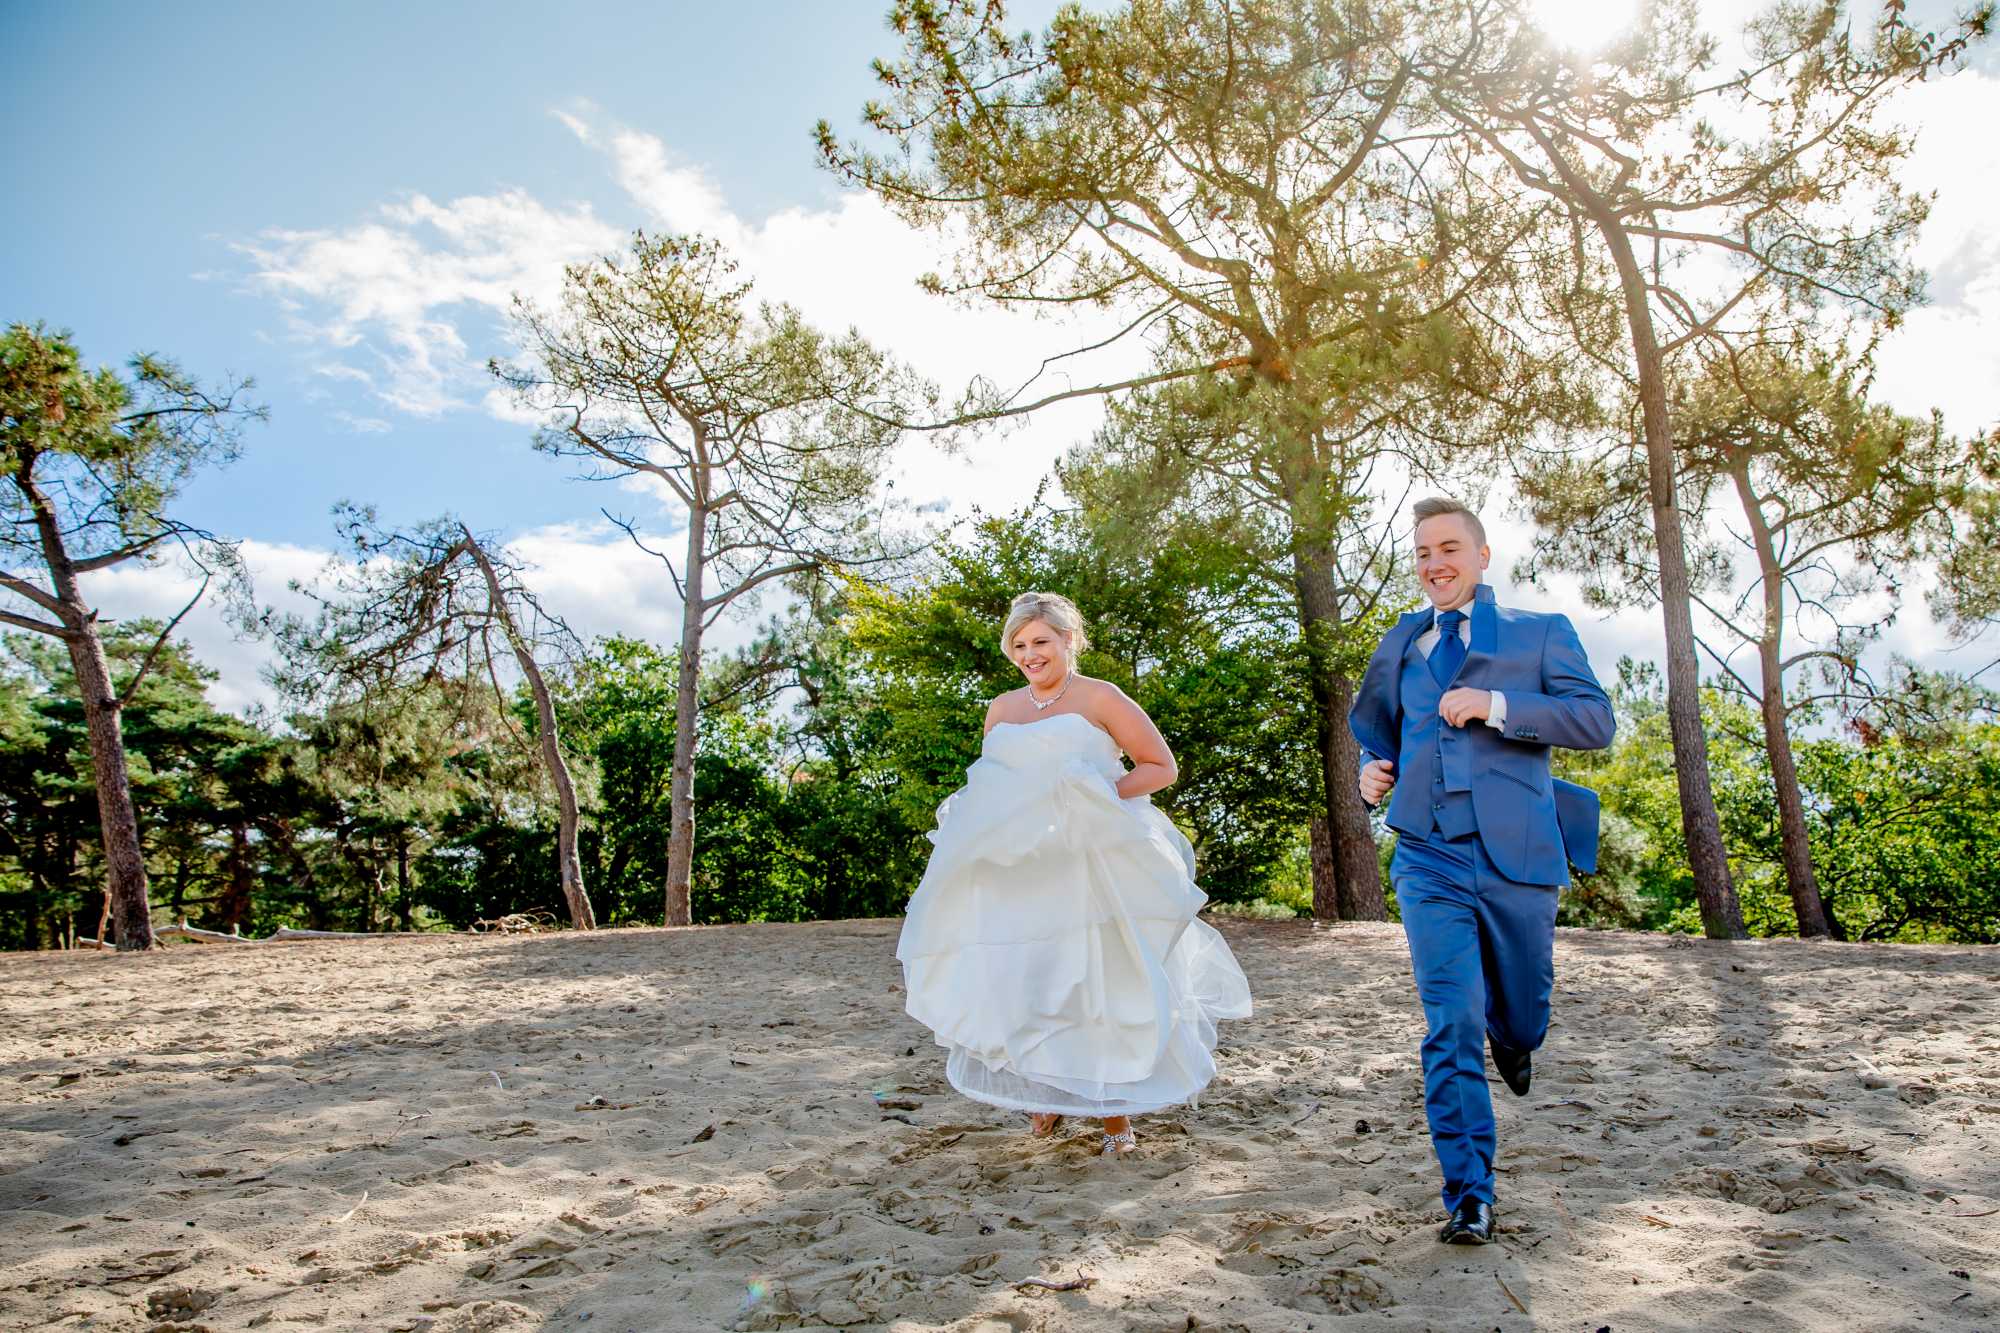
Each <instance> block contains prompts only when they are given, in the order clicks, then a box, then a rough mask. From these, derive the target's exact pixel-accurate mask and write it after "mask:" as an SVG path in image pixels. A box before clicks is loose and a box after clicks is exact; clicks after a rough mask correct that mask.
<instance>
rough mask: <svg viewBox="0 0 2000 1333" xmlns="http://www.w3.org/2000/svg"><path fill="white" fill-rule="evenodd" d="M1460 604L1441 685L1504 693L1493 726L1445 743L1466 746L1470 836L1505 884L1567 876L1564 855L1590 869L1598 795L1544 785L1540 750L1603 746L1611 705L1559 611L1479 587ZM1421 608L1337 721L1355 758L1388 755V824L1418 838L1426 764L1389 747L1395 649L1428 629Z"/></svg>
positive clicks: (1545, 765) (1399, 661)
mask: <svg viewBox="0 0 2000 1333" xmlns="http://www.w3.org/2000/svg"><path fill="white" fill-rule="evenodd" d="M1470 610H1471V619H1472V640H1471V643H1470V644H1469V645H1468V648H1467V652H1466V657H1465V664H1464V665H1463V666H1462V667H1460V668H1459V671H1458V675H1457V676H1456V677H1455V678H1454V679H1453V681H1452V685H1453V686H1454V687H1456V686H1460V685H1464V686H1470V687H1472V688H1475V689H1483V690H1499V691H1500V692H1502V693H1503V694H1505V695H1506V696H1507V725H1506V728H1505V729H1504V730H1496V729H1495V728H1493V727H1489V726H1487V725H1486V724H1485V723H1484V722H1472V723H1469V724H1468V725H1466V726H1464V727H1462V728H1458V729H1457V730H1458V732H1459V733H1460V734H1459V735H1457V736H1455V737H1453V738H1452V741H1451V743H1453V744H1464V745H1469V746H1470V747H1471V760H1472V765H1471V768H1472V774H1473V778H1472V807H1473V812H1474V814H1475V815H1476V816H1477V818H1478V821H1479V838H1480V841H1481V842H1482V843H1484V844H1485V847H1486V853H1487V855H1488V856H1490V857H1492V858H1493V864H1494V866H1495V867H1497V868H1498V869H1499V871H1500V872H1501V873H1502V874H1504V875H1506V876H1507V877H1508V878H1509V879H1513V880H1517V881H1519V882H1521V883H1524V884H1564V883H1567V882H1568V881H1569V866H1568V863H1569V862H1574V863H1575V864H1576V866H1577V868H1578V869H1579V870H1583V871H1585V872H1589V871H1592V870H1595V869H1596V868H1597V822H1598V805H1597V794H1596V793H1595V792H1593V791H1591V790H1590V789H1589V788H1587V787H1579V786H1576V785H1575V784H1573V783H1568V782H1557V781H1555V780H1554V779H1553V777H1552V775H1551V774H1550V772H1549V748H1550V747H1551V746H1556V745H1560V746H1563V747H1564V748H1566V749H1571V750H1601V749H1603V748H1604V747H1605V746H1607V745H1609V744H1611V735H1612V731H1613V729H1614V726H1615V724H1614V722H1613V719H1612V713H1611V701H1610V700H1609V699H1608V698H1606V697H1605V694H1604V691H1603V689H1602V688H1600V687H1599V686H1598V683H1597V677H1596V676H1594V675H1592V674H1591V671H1590V662H1589V660H1588V659H1587V658H1585V656H1584V652H1583V643H1582V641H1581V640H1579V639H1578V638H1577V636H1576V630H1575V628H1574V627H1572V626H1571V625H1570V623H1569V618H1568V617H1566V616H1560V615H1545V614H1541V613H1538V612H1534V611H1517V610H1514V609H1513V608H1511V607H1505V608H1503V607H1500V606H1497V605H1495V604H1494V601H1493V590H1492V589H1491V588H1488V587H1486V586H1484V585H1483V584H1482V585H1481V586H1480V587H1479V589H1478V590H1477V593H1476V595H1475V597H1474V599H1473V602H1472V606H1471V608H1470ZM1432 614H1433V613H1432V610H1431V608H1430V607H1425V608H1424V609H1423V610H1421V611H1412V612H1411V613H1410V614H1408V615H1406V616H1404V617H1403V618H1402V619H1401V620H1399V621H1398V622H1397V623H1396V627H1395V628H1394V629H1392V630H1390V631H1389V633H1388V634H1387V635H1385V636H1384V637H1383V639H1382V642H1381V644H1380V645H1378V646H1377V647H1376V649H1375V655H1374V656H1373V657H1372V658H1370V659H1369V661H1368V670H1367V673H1366V674H1365V675H1363V676H1362V678H1361V688H1360V689H1359V691H1357V692H1356V695H1355V699H1354V707H1353V709H1352V710H1351V711H1350V712H1349V713H1348V718H1347V724H1348V727H1349V729H1351V730H1352V731H1353V733H1354V738H1355V740H1356V741H1358V742H1360V745H1361V752H1362V755H1361V758H1362V762H1363V763H1364V764H1365V763H1367V762H1368V761H1369V760H1371V759H1387V760H1389V761H1390V762H1391V763H1392V764H1394V765H1395V770H1394V771H1395V777H1396V786H1395V790H1394V791H1393V792H1392V793H1391V795H1390V798H1389V827H1390V828H1393V829H1396V830H1398V831H1400V832H1405V833H1414V834H1417V835H1419V836H1422V835H1424V834H1426V833H1428V832H1429V831H1430V829H1431V828H1432V823H1431V812H1430V809H1429V805H1430V802H1431V784H1432V779H1433V776H1434V774H1433V769H1434V768H1435V766H1436V763H1437V759H1436V755H1435V754H1434V753H1433V752H1432V751H1431V750H1430V749H1429V748H1427V747H1423V746H1412V747H1410V748H1411V753H1409V754H1403V753H1401V752H1400V751H1401V750H1402V748H1403V747H1402V738H1403V735H1404V723H1405V719H1404V717H1403V708H1402V691H1401V688H1400V684H1399V682H1400V680H1401V676H1402V665H1403V658H1404V655H1405V654H1406V653H1407V652H1409V650H1410V645H1411V643H1412V641H1413V640H1415V639H1416V637H1417V636H1418V635H1420V634H1422V633H1423V632H1424V631H1425V630H1426V629H1429V628H1430V626H1431V617H1432ZM1416 721H1418V722H1421V719H1417V720H1416ZM1437 722H1438V725H1440V726H1446V725H1448V724H1446V723H1445V722H1444V721H1443V720H1442V719H1437Z"/></svg>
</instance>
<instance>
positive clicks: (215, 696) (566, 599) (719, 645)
mask: <svg viewBox="0 0 2000 1333" xmlns="http://www.w3.org/2000/svg"><path fill="white" fill-rule="evenodd" d="M640 535H641V537H642V539H643V540H645V542H646V543H647V545H648V546H651V547H654V548H655V549H663V548H669V547H671V546H672V544H673V539H672V537H671V534H666V533H644V532H642V533H641V534H640ZM506 546H507V550H508V551H509V553H510V554H512V555H514V556H515V557H517V558H518V559H520V560H521V561H523V562H524V563H525V564H526V565H527V566H528V569H527V571H526V573H525V576H524V577H525V578H526V581H527V583H528V586H529V587H530V588H532V589H533V590H534V592H535V594H536V596H537V597H539V598H540V599H541V601H542V603H543V604H544V605H545V606H546V607H547V608H548V610H549V611H551V612H552V613H554V614H556V615H558V616H561V617H562V618H563V620H564V621H565V622H567V623H568V625H569V627H570V628H571V629H572V630H574V631H575V632H576V633H577V634H578V635H580V636H581V637H582V638H583V640H584V641H585V642H586V643H588V642H591V641H593V640H595V639H598V638H608V637H610V636H613V635H626V636H630V637H634V638H640V639H646V640H649V641H651V642H653V643H657V644H662V645H667V646H671V645H672V644H674V643H677V642H678V641H679V639H680V615H681V603H680V597H679V595H678V594H677V593H676V592H675V591H674V584H673V580H672V579H671V578H670V577H669V575H668V573H667V570H666V568H665V566H663V565H662V564H661V563H660V561H659V560H658V559H657V558H655V557H654V556H652V555H649V554H648V553H646V552H645V551H642V550H640V549H639V548H638V547H637V546H636V545H634V544H633V542H632V541H631V540H630V539H629V538H628V537H627V536H626V535H625V533H624V532H622V531H620V530H619V529H617V528H615V527H613V526H612V525H611V524H608V523H604V522H601V521H600V522H598V523H595V524H589V525H578V524H562V525H557V526H552V527H545V528H537V529H535V530H533V531H530V532H526V533H523V534H521V535H520V536H518V537H516V538H514V539H513V540H512V541H510V542H508V543H507V544H506ZM241 549H242V554H243V561H244V565H245V566H246V568H247V569H248V570H249V573H250V576H251V579H252V581H253V583H254V585H255V591H256V599H257V602H258V604H259V605H261V606H268V607H273V608H275V609H276V610H278V611H280V612H292V613H299V614H309V613H310V612H311V610H312V602H311V601H310V600H309V599H308V598H306V597H305V596H304V595H302V594H300V593H297V592H294V591H292V590H291V589H290V587H289V585H290V584H291V583H293V582H294V581H296V582H299V583H301V584H308V585H310V584H312V583H313V582H314V581H316V580H318V579H320V578H321V577H323V576H324V575H325V574H326V572H327V570H328V569H329V566H330V564H331V563H332V562H333V561H334V559H335V553H334V552H332V551H330V550H321V549H316V548H313V547H305V546H292V545H287V544H283V543H272V542H255V541H252V542H245V543H243V545H242V548H241ZM199 584H200V576H199V575H198V574H197V573H195V572H193V571H192V570H190V569H189V568H187V567H185V566H182V565H177V564H175V563H172V562H161V563H159V564H155V565H144V564H140V563H137V562H133V563H130V564H125V565H120V566H117V567H115V568H113V569H109V570H104V571H100V572H99V573H96V574H91V575H89V576H87V578H86V580H85V591H86V595H87V596H88V597H90V598H91V599H92V602H93V604H94V605H96V606H97V607H98V608H99V609H100V611H101V612H102V614H103V616H104V617H105V619H106V620H109V621H117V620H132V619H138V618H141V617H150V618H153V619H158V620H167V619H169V618H171V617H172V616H174V615H175V614H177V613H178V612H179V611H180V610H181V608H182V607H184V606H186V605H187V602H188V599H189V598H190V597H192V596H193V595H194V591H195V589H196V587H198V586H199ZM217 591H218V590H216V589H214V588H211V590H210V593H209V595H208V596H207V597H205V598H204V599H203V600H202V602H201V604H200V605H199V606H197V607H196V608H195V609H194V610H193V611H192V612H190V613H189V615H188V617H187V619H185V620H183V621H182V622H181V624H180V627H179V628H178V629H177V630H176V631H175V637H176V638H177V639H184V640H186V641H187V642H188V644H189V645H190V646H191V647H192V649H193V651H194V655H195V658H196V659H197V660H198V661H200V662H202V663H203V664H204V665H206V666H209V667H212V668H213V669H215V670H216V671H217V672H218V673H219V676H220V679H218V680H217V681H216V682H215V683H214V684H213V685H211V686H210V687H209V699H210V701H211V702H212V703H214V704H215V706H216V707H218V708H221V709H224V710H225V711H228V712H233V713H238V714H243V713H247V712H249V711H250V710H251V709H252V708H254V707H257V706H259V705H261V706H264V707H266V708H270V707H273V706H275V705H276V704H277V702H278V700H277V697H276V695H275V694H274V693H273V691H272V690H271V688H270V686H269V685H268V684H266V683H265V680H264V671H265V669H266V668H268V667H269V666H270V665H271V664H272V662H273V660H274V658H273V653H272V648H271V645H270V644H269V643H268V642H265V641H263V640H260V639H254V638H245V637H243V636H242V635H241V634H239V633H238V631H237V629H236V628H235V626H233V625H231V624H230V623H229V622H228V621H227V620H226V619H225V618H224V616H223V607H222V604H221V601H220V599H219V597H218V596H217ZM750 634H751V627H750V626H748V625H744V624H737V623H731V622H724V623H723V624H721V625H718V626H716V627H715V629H714V630H713V631H712V632H711V633H710V635H709V636H708V640H707V644H706V648H707V650H708V651H710V652H726V651H728V650H730V649H732V648H735V647H739V646H741V645H742V644H744V643H746V642H748V641H749V637H750Z"/></svg>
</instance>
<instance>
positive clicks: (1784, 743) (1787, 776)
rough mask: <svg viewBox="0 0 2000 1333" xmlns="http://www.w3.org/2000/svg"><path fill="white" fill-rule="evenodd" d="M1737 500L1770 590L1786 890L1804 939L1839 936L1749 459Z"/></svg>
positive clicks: (1772, 549)
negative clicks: (1809, 823) (1817, 844)
mask: <svg viewBox="0 0 2000 1333" xmlns="http://www.w3.org/2000/svg"><path fill="white" fill-rule="evenodd" d="M1730 475H1731V478H1732V480H1734V481H1735V483H1736V497H1737V499H1738V500H1739V501H1740V502H1741V503H1742V505H1743V516H1744V518H1745V519H1747V520H1748V521H1749V525H1750V542H1751V547H1752V549H1753V550H1755V551H1756V553H1757V573H1758V577H1759V578H1760V579H1761V580H1762V586H1763V589H1764V626H1763V631H1764V633H1763V637H1762V638H1761V639H1760V640H1759V641H1758V643H1757V665H1758V668H1759V670H1760V672H1761V673H1762V680H1761V681H1760V684H1761V685H1762V687H1763V697H1762V698H1761V699H1760V700H1759V701H1758V703H1759V708H1758V711H1759V712H1760V713H1761V714H1762V715H1763V719H1764V753H1765V755H1766V757H1767V758H1768V759H1769V760H1770V764H1771V784H1772V786H1773V787H1774V788H1775V789H1776V794H1777V798H1778V838H1779V842H1780V843H1781V844H1782V846H1783V849H1784V860H1785V888H1786V889H1787V890H1788V891H1790V893H1791V896H1792V912H1793V914H1794V915H1795V916H1796V917H1797V918H1798V922H1799V938H1800V939H1807V940H1813V939H1819V940H1823V939H1827V938H1829V937H1830V936H1832V934H1833V927H1832V924H1831V923H1830V922H1829V921H1828V920H1827V912H1826V903H1825V901H1824V900H1823V899H1822V898H1821V897H1820V892H1819V877H1818V876H1817V875H1816V874H1814V872H1813V863H1812V842H1811V839H1810V838H1809V837H1808V836H1807V832H1806V805H1805V799H1804V797H1803V796H1801V795H1800V793H1799V768H1798V764H1797V763H1796V762H1795V761H1794V760H1793V758H1792V737H1791V732H1790V729H1789V728H1788V727H1787V725H1786V717H1785V665H1784V661H1785V659H1784V635H1785V581H1784V580H1785V571H1784V570H1782V569H1780V568H1779V567H1778V549H1777V543H1776V542H1775V541H1774V540H1773V539H1772V536H1771V526H1770V524H1769V523H1768V522H1766V521H1765V518H1764V506H1763V503H1762V501H1761V500H1760V499H1759V497H1758V495H1757V493H1756V491H1755V489H1754V488H1753V487H1752V486H1751V484H1750V464H1749V460H1748V459H1747V458H1746V459H1741V460H1739V461H1738V463H1737V465H1736V466H1735V467H1734V468H1732V469H1731V473H1730Z"/></svg>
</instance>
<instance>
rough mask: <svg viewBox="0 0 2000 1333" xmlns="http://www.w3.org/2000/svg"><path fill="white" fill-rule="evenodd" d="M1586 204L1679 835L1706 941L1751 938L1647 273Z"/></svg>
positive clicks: (1594, 201) (1601, 206)
mask: <svg viewBox="0 0 2000 1333" xmlns="http://www.w3.org/2000/svg"><path fill="white" fill-rule="evenodd" d="M1583 203H1584V205H1585V207H1586V209H1588V210H1589V211H1590V213H1591V216H1592V220H1593V221H1594V222H1595V223H1596V224H1597V228H1598V230H1599V232H1600V233H1602V235H1603V236H1604V242H1605V244H1606V245H1607V246H1608V247H1609V248H1610V250H1611V254H1612V258H1613V260H1614V261H1615V262H1616V263H1617V265H1618V277H1619V280H1620V282H1621V284H1622V286H1623V288H1624V295H1625V318H1626V323H1627V325H1628V326H1629V328H1630V331H1631V335H1632V356H1633V361H1634V363H1635V365H1636V367H1637V370H1638V374H1639V406H1640V413H1641V416H1642V419H1643V423H1644V435H1645V442H1646V481H1647V489H1648V492H1649V495H1650V498H1651V501H1652V508H1653V542H1654V545H1655V547H1656V548H1657V554H1658V556H1659V568H1660V614H1661V617H1662V618H1663V620H1664V621H1665V625H1666V636H1667V728H1668V731H1669V733H1670V734H1671V735H1672V737H1673V744H1674V776H1675V779H1676V780H1677V782H1678V784H1679V787H1680V798H1681V833H1682V836H1683V837H1684V838H1685V839H1686V840H1687V855H1688V868H1689V869H1690V870H1691V871H1692V872H1693V873H1694V883H1695V893H1696V895H1697V897H1698V898H1699V899H1700V901H1701V924H1702V932H1703V933H1704V934H1706V935H1707V936H1708V937H1709V938H1710V939H1715V940H1740V939H1747V938H1749V934H1750V932H1749V931H1747V930H1745V929H1744V927H1743V908H1742V905H1741V904H1740V903H1739V902H1738V901H1737V898H1736V885H1735V884H1734V883H1733V882H1731V880H1730V876H1729V854H1728V852H1727V850H1726V849H1725V848H1724V846H1723V843H1722V821H1721V820H1720V819H1718V818H1717V817H1716V813H1715V793H1714V789H1713V787H1712V786H1711V785H1710V782H1709V772H1708V734H1707V732H1705V731H1704V730H1703V729H1702V722H1701V663H1700V661H1699V659H1698V658H1697V657H1696V656H1695V639H1694V610H1693V596H1692V585H1691V583H1690V580H1689V576H1688V566H1687V547H1686V543H1685V540H1684V538H1683V535H1682V532H1681V510H1680V500H1679V498H1678V496H1677V495H1676V494H1675V486H1674V481H1675V473H1676V468H1675V466H1674V441H1673V428H1672V423H1671V422H1670V421H1669V419H1668V416H1667V381H1666V372H1665V368H1664V366H1663V365H1662V359H1661V355H1660V344H1659V339H1658V336H1657V335H1656V334H1655V332H1654V330H1653V312H1652V306H1651V304H1650V303H1649V299H1648V297H1647V293H1646V278H1645V274H1644V273H1642V272H1641V271H1640V269H1639V262H1638V259H1637V258H1636V257H1635V256H1634V255H1633V253H1632V240H1631V237H1629V236H1627V235H1626V233H1625V230H1624V228H1623V227H1622V226H1621V225H1620V223H1619V221H1618V219H1617V217H1616V216H1615V215H1614V214H1613V213H1612V212H1611V210H1610V208H1609V206H1608V205H1607V204H1606V203H1605V202H1604V200H1603V199H1602V198H1601V197H1599V196H1596V195H1588V196H1587V197H1585V198H1584V200H1583Z"/></svg>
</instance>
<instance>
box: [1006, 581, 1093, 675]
mask: <svg viewBox="0 0 2000 1333" xmlns="http://www.w3.org/2000/svg"><path fill="white" fill-rule="evenodd" d="M1031 620H1039V621H1041V622H1042V623H1043V624H1045V625H1047V626H1048V627H1049V628H1050V629H1052V630H1054V631H1055V632H1056V633H1058V634H1060V635H1062V636H1063V637H1064V638H1065V639H1067V640H1068V641H1069V664H1070V665H1071V666H1072V667H1074V666H1075V665H1076V659H1077V658H1079V657H1081V656H1082V655H1083V650H1084V649H1086V648H1088V647H1090V635H1089V634H1087V633H1085V632H1084V628H1083V614H1082V613H1081V612H1080V611H1078V610H1077V609H1076V603H1075V602H1072V601H1071V600H1070V599H1069V598H1067V597H1065V596H1063V595H1062V594H1061V593H1059V592H1024V593H1022V594H1021V595H1020V596H1019V597H1016V598H1015V599H1014V604H1013V605H1012V606H1010V607H1008V608H1007V624H1006V626H1005V627H1004V628H1002V629H1001V631H1000V651H1001V652H1002V653H1004V654H1006V656H1007V657H1008V658H1009V659H1010V660H1011V659H1012V658H1013V656H1014V636H1015V635H1016V634H1018V633H1020V630H1021V626H1023V625H1025V624H1027V623H1028V622H1029V621H1031Z"/></svg>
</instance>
